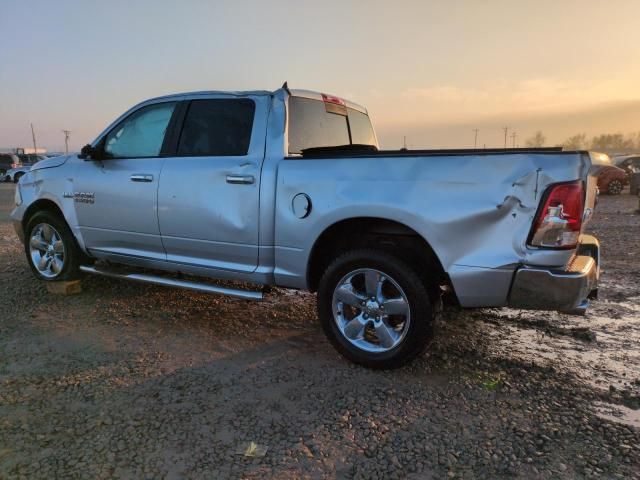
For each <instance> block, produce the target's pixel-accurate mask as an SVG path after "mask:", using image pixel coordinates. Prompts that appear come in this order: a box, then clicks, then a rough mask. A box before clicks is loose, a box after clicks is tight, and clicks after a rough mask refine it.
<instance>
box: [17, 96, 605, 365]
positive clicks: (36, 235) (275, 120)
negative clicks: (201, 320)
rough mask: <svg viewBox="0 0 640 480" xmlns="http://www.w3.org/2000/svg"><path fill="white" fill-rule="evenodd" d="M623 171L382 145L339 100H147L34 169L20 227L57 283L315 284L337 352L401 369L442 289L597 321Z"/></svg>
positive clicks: (362, 117)
mask: <svg viewBox="0 0 640 480" xmlns="http://www.w3.org/2000/svg"><path fill="white" fill-rule="evenodd" d="M608 164H609V159H608V157H607V156H606V155H598V154H589V153H588V152H583V151H572V152H563V151H562V149H559V148H548V149H499V150H488V149H487V150H485V149H483V150H413V151H412V150H403V151H381V150H379V149H378V142H377V139H376V135H375V133H374V130H373V127H372V125H371V121H370V119H369V116H368V113H367V111H366V109H365V108H363V107H361V106H359V105H357V104H354V103H352V102H348V101H346V100H343V99H340V98H337V97H334V96H331V95H325V94H321V93H316V92H309V91H304V90H295V91H291V90H289V89H288V88H287V87H286V84H285V86H283V88H281V89H279V90H277V91H275V92H266V91H254V92H233V93H228V92H196V93H190V94H182V95H171V96H167V97H159V98H156V99H152V100H148V101H146V102H143V103H141V104H139V105H137V106H135V107H133V108H132V109H131V110H129V111H128V112H126V113H125V114H123V115H122V116H121V117H120V118H119V119H117V120H116V121H115V122H114V123H113V124H112V125H111V126H109V127H108V128H107V129H106V130H105V131H104V132H102V133H101V134H100V135H99V136H98V138H97V139H96V140H95V141H94V143H93V144H91V145H88V146H86V147H85V148H83V150H82V153H81V155H69V156H65V157H57V158H51V159H48V160H44V161H42V162H39V163H38V164H36V165H35V166H34V167H33V168H32V169H31V171H30V172H28V173H27V174H26V175H25V176H24V177H23V179H22V180H21V182H20V183H19V184H18V188H17V189H16V208H15V210H14V211H13V212H12V219H13V222H14V226H15V229H16V232H17V234H18V235H19V236H20V238H21V239H22V240H23V242H24V245H25V253H26V255H27V258H28V261H29V264H30V266H31V269H32V270H33V272H34V274H35V275H36V276H37V277H38V278H40V279H42V280H44V281H58V280H66V279H71V278H76V277H77V276H78V275H79V273H80V272H87V273H93V274H102V275H107V276H113V277H118V278H127V279H131V280H137V281H142V282H149V283H156V284H161V285H172V286H178V287H184V288H191V289H195V290H199V291H206V292H217V293H223V294H227V295H232V296H236V297H240V298H247V299H259V298H262V293H261V292H260V291H248V290H246V289H241V288H231V287H226V286H225V287H222V286H220V285H215V284H212V283H210V282H206V281H186V280H184V279H182V278H179V277H175V276H171V275H169V273H176V272H179V273H187V274H190V275H196V276H201V277H209V278H214V279H223V280H236V281H240V282H249V283H253V284H257V285H279V286H284V287H290V288H300V289H308V290H311V291H315V292H317V293H318V314H319V318H320V321H321V323H322V327H323V329H324V331H325V333H326V335H327V337H328V338H329V340H330V341H331V343H332V344H333V345H334V346H335V347H336V349H337V350H338V351H339V352H340V353H342V354H343V355H344V356H345V357H347V358H349V359H350V360H352V361H354V362H357V363H360V364H363V365H366V366H369V367H376V368H391V367H397V366H400V365H402V364H404V363H406V362H407V361H409V360H411V359H412V358H414V357H415V356H417V355H419V354H420V353H421V352H422V351H423V350H424V349H425V348H426V346H427V345H428V343H429V340H430V338H431V335H432V331H433V322H434V317H435V316H436V315H437V313H438V311H439V309H440V305H441V301H442V292H443V291H444V292H448V296H449V300H450V301H452V302H454V303H456V304H458V305H460V306H461V307H464V308H473V307H502V306H507V305H508V306H512V307H516V308H534V309H551V310H573V309H576V308H578V309H582V310H583V309H585V308H586V298H587V297H588V296H589V295H590V294H592V292H594V291H595V288H596V286H597V279H598V274H599V270H598V261H599V253H598V252H599V246H598V241H597V240H596V239H595V238H594V237H591V236H588V235H582V229H583V226H584V224H585V223H586V222H587V221H588V220H589V219H590V217H591V215H592V213H593V208H594V204H595V198H596V178H595V176H594V175H593V174H592V173H591V172H593V171H594V169H593V167H598V166H602V165H608ZM488 172H490V173H488ZM163 179H165V180H163ZM166 180H168V181H166ZM95 260H98V261H102V260H106V261H108V262H109V263H110V264H121V265H126V266H127V269H126V270H124V271H123V270H122V269H120V270H116V269H113V268H111V267H110V266H109V265H105V264H101V263H100V262H98V263H96V264H94V265H92V262H93V261H95ZM141 267H142V268H144V269H153V270H156V271H158V273H148V271H145V272H141V271H140V270H139V269H140V268H141Z"/></svg>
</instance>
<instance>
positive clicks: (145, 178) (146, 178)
mask: <svg viewBox="0 0 640 480" xmlns="http://www.w3.org/2000/svg"><path fill="white" fill-rule="evenodd" d="M130 178H131V181H132V182H153V175H150V174H148V173H134V174H133V175H131V177H130Z"/></svg>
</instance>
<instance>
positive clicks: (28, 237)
mask: <svg viewBox="0 0 640 480" xmlns="http://www.w3.org/2000/svg"><path fill="white" fill-rule="evenodd" d="M58 242H62V243H58ZM24 248H25V253H26V255H27V261H28V262H29V267H31V271H32V272H33V273H34V275H35V276H36V277H37V278H38V279H40V280H43V281H46V282H57V281H63V280H75V279H77V278H79V276H80V270H79V265H80V260H81V258H82V252H81V251H80V248H78V244H77V243H76V239H75V237H74V236H73V234H72V233H71V230H70V229H69V226H68V225H67V223H66V222H65V221H64V219H62V218H60V216H59V215H56V214H55V213H53V212H50V211H46V210H45V211H41V212H38V213H36V214H35V215H33V216H32V217H31V218H30V219H29V221H28V223H27V228H26V229H25V243H24ZM43 257H44V258H43ZM41 262H42V263H41ZM38 265H40V267H39V266H38ZM41 267H42V268H41Z"/></svg>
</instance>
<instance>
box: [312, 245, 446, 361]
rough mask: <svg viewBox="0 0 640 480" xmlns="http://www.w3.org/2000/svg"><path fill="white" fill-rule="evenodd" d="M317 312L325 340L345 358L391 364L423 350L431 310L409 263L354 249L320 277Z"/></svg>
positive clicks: (430, 325)
mask: <svg viewBox="0 0 640 480" xmlns="http://www.w3.org/2000/svg"><path fill="white" fill-rule="evenodd" d="M434 300H436V299H434ZM318 316H319V318H320V322H321V323H322V327H323V329H324V332H325V334H326V335H327V337H328V339H329V340H330V341H331V343H332V344H333V346H334V347H335V348H336V349H337V350H338V351H339V352H340V353H341V354H342V355H343V356H345V357H346V358H348V359H349V360H351V361H353V362H355V363H358V364H360V365H364V366H366V367H370V368H397V367H400V366H402V365H404V364H406V363H407V362H409V361H411V360H413V359H414V358H415V357H417V356H418V355H420V354H421V353H422V352H423V351H424V350H425V348H426V347H427V345H428V344H429V342H430V340H431V338H432V336H433V323H434V316H435V311H434V308H433V304H432V301H431V299H430V297H429V293H428V290H427V288H426V286H425V284H424V282H423V281H422V280H421V279H420V277H419V276H418V274H417V273H416V272H415V271H414V270H413V269H412V268H411V267H410V266H409V265H407V264H405V263H404V262H403V261H402V260H400V259H398V258H396V257H395V256H393V255H390V254H388V253H386V252H382V251H378V250H354V251H351V252H347V253H345V254H343V255H341V256H340V257H338V258H337V259H336V260H334V261H333V263H331V265H329V267H328V268H327V270H326V271H325V273H324V275H323V276H322V279H321V280H320V285H319V288H318Z"/></svg>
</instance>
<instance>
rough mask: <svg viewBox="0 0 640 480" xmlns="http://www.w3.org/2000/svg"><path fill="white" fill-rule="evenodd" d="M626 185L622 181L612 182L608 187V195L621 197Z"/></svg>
mask: <svg viewBox="0 0 640 480" xmlns="http://www.w3.org/2000/svg"><path fill="white" fill-rule="evenodd" d="M623 188H624V185H623V184H622V182H621V181H620V180H611V181H610V182H609V185H608V186H607V193H608V194H609V195H620V193H622V189H623Z"/></svg>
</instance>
